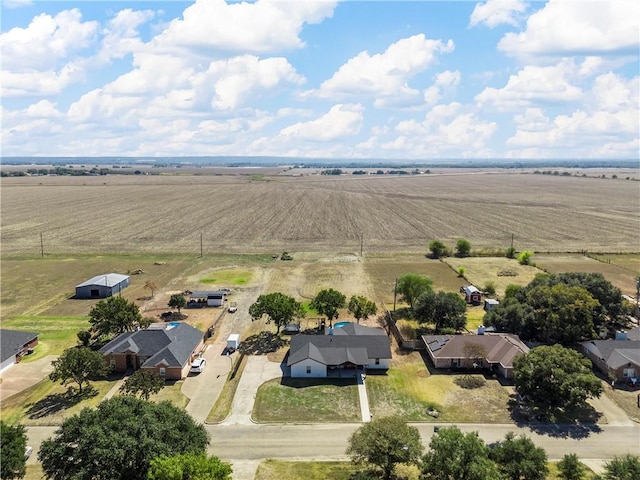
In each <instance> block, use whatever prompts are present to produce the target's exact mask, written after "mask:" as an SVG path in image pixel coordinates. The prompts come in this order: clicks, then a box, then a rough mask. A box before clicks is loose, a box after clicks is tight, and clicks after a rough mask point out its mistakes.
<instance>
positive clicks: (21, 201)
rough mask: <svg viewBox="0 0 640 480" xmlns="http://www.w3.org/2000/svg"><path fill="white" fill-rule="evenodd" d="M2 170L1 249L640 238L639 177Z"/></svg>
mask: <svg viewBox="0 0 640 480" xmlns="http://www.w3.org/2000/svg"><path fill="white" fill-rule="evenodd" d="M269 180H271V181H252V180H251V179H250V177H248V176H191V175H190V176H177V175H175V176H105V177H19V178H2V183H1V186H2V190H1V200H2V216H3V221H2V226H1V228H0V233H1V234H2V253H3V254H7V253H25V254H27V253H28V254H39V253H40V249H41V244H40V234H42V239H43V242H42V243H43V247H44V251H45V253H69V252H92V253H95V252H100V253H104V254H106V253H114V252H143V253H151V252H153V253H196V254H197V253H200V239H201V236H202V245H203V249H204V251H205V252H206V253H212V252H236V253H245V252H260V253H267V252H273V253H277V252H282V251H285V250H286V251H290V252H296V251H306V252H308V251H332V252H359V250H360V248H361V245H362V247H363V249H364V251H365V252H368V253H372V252H403V251H406V252H424V251H426V248H427V244H428V241H429V240H430V239H433V238H439V239H441V240H443V241H445V242H446V243H448V244H449V245H454V244H455V241H456V240H457V239H459V238H467V239H469V240H470V241H471V243H472V245H473V247H474V248H477V249H493V250H495V249H504V248H506V247H507V246H509V243H510V241H511V235H512V234H513V235H514V236H515V241H516V247H517V248H518V249H519V250H524V249H531V250H536V251H560V252H564V251H581V250H590V251H607V252H612V251H613V252H617V251H620V252H628V251H637V250H638V235H637V226H638V224H639V223H640V212H639V211H638V209H637V208H636V207H637V201H638V193H637V192H638V189H637V183H636V182H634V181H630V180H622V179H615V180H614V179H609V178H607V179H598V178H581V177H572V176H567V177H565V176H549V175H533V174H521V173H486V174H480V173H476V174H463V173H460V174H442V175H420V176H413V175H412V176H404V177H403V178H400V177H397V176H396V177H391V176H384V177H381V178H379V177H376V176H370V177H366V178H352V177H351V176H341V177H330V176H319V175H314V176H306V177H280V176H278V177H269Z"/></svg>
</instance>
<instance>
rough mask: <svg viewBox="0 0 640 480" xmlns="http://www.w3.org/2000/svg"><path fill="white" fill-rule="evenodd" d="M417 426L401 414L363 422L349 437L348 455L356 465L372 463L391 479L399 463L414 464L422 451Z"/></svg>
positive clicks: (386, 479)
mask: <svg viewBox="0 0 640 480" xmlns="http://www.w3.org/2000/svg"><path fill="white" fill-rule="evenodd" d="M423 449H424V447H423V446H422V441H421V439H420V432H418V429H417V428H415V427H412V426H409V425H407V423H406V422H405V421H404V420H403V419H401V418H400V417H383V418H377V419H375V420H372V421H371V422H369V423H365V424H364V425H363V426H362V427H360V428H359V429H358V430H356V431H355V432H353V434H352V435H351V437H349V444H348V447H347V452H346V453H347V455H349V456H350V457H351V460H352V461H353V462H354V463H355V464H358V465H368V466H375V467H377V468H379V469H380V470H381V473H380V475H381V476H380V477H378V478H382V479H385V480H390V479H391V478H392V475H393V470H394V468H395V466H396V465H397V464H399V463H405V464H417V463H418V462H419V460H420V455H421V454H422V450H423Z"/></svg>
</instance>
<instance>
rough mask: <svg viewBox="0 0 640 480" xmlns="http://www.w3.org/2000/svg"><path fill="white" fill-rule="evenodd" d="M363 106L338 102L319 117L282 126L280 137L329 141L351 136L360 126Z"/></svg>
mask: <svg viewBox="0 0 640 480" xmlns="http://www.w3.org/2000/svg"><path fill="white" fill-rule="evenodd" d="M362 120H363V108H362V106H361V105H359V104H347V105H343V104H338V105H334V106H333V107H331V110H329V111H328V112H327V113H325V114H324V115H322V116H321V117H319V118H317V119H315V120H311V121H308V122H299V123H295V124H293V125H290V126H288V127H286V128H283V129H282V131H281V132H280V136H281V137H290V138H296V139H299V140H307V141H312V142H330V141H334V140H338V139H341V138H346V137H351V136H353V135H356V134H357V133H359V132H360V129H361V128H362Z"/></svg>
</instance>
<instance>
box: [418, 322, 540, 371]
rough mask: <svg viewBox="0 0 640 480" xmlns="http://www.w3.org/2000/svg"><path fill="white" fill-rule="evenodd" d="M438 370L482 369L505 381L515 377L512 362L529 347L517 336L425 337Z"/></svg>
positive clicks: (526, 351)
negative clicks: (497, 375)
mask: <svg viewBox="0 0 640 480" xmlns="http://www.w3.org/2000/svg"><path fill="white" fill-rule="evenodd" d="M422 340H423V341H424V344H425V345H426V346H427V352H428V353H429V357H430V358H431V361H432V362H433V364H434V366H435V367H436V368H453V369H456V368H465V369H471V368H479V369H480V368H483V369H488V370H489V371H490V372H494V373H496V374H499V375H500V376H502V377H504V378H512V377H513V359H514V358H516V356H518V355H520V354H522V353H528V352H529V348H528V347H527V346H526V345H525V344H524V343H522V342H521V341H520V338H518V336H517V335H510V334H502V333H500V334H490V335H482V334H481V335H423V337H422Z"/></svg>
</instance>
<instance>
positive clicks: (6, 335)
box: [0, 328, 40, 363]
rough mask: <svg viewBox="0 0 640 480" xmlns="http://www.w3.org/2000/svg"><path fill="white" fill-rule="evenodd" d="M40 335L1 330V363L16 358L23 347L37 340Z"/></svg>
mask: <svg viewBox="0 0 640 480" xmlns="http://www.w3.org/2000/svg"><path fill="white" fill-rule="evenodd" d="M38 335H40V334H39V333H34V332H21V331H18V330H6V329H4V328H3V329H1V330H0V363H2V362H4V361H5V360H7V359H8V358H9V357H12V356H14V355H15V354H16V353H18V352H19V351H20V350H22V347H23V346H25V345H26V344H27V343H29V342H31V341H32V340H33V339H35V338H37V337H38Z"/></svg>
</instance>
